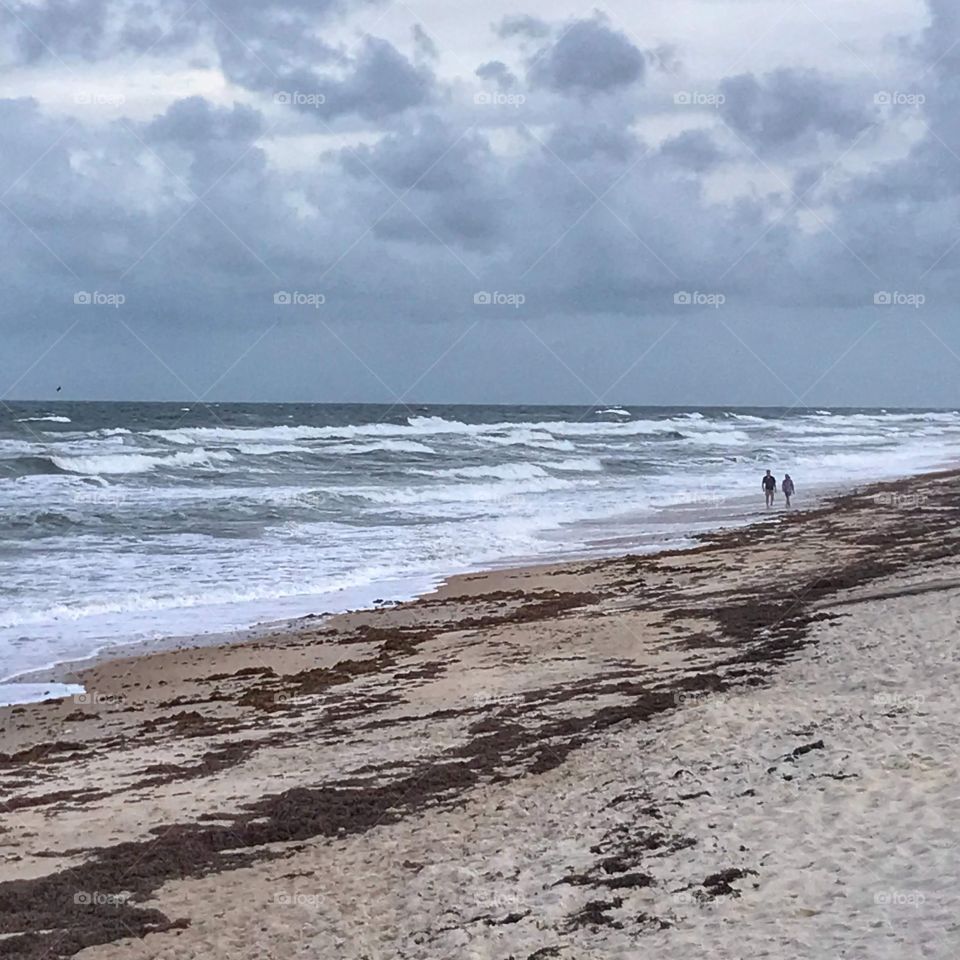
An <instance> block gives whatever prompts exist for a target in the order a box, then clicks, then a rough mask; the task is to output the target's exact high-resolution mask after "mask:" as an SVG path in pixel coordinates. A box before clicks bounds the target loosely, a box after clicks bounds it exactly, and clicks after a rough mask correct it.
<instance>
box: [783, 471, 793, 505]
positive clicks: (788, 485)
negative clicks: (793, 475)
mask: <svg viewBox="0 0 960 960" xmlns="http://www.w3.org/2000/svg"><path fill="white" fill-rule="evenodd" d="M780 489H781V490H782V491H783V495H784V497H786V500H787V508H788V509H789V507H790V498H791V497H792V496H793V491H794V486H793V481H792V480H791V479H790V474H789V473H785V474H784V475H783V483H781V484H780Z"/></svg>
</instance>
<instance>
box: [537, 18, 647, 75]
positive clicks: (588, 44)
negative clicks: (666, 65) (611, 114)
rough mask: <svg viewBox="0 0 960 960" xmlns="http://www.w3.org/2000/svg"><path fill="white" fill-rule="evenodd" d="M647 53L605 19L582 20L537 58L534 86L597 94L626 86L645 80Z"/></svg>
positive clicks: (565, 31)
mask: <svg viewBox="0 0 960 960" xmlns="http://www.w3.org/2000/svg"><path fill="white" fill-rule="evenodd" d="M644 69H645V60H644V56H643V54H642V53H641V52H640V50H638V49H637V48H636V47H635V46H634V45H633V44H632V43H631V42H630V40H629V39H628V38H627V36H626V35H625V34H624V33H622V32H621V31H619V30H615V29H612V28H611V27H609V26H608V25H607V24H606V23H605V22H604V20H603V19H601V18H598V17H594V18H593V19H590V20H578V21H576V22H574V23H573V24H571V25H570V26H568V27H566V28H565V29H564V30H563V32H562V33H561V34H560V36H559V37H558V39H557V40H556V41H555V42H554V43H553V44H551V45H550V46H548V47H546V48H544V49H543V50H541V51H540V53H539V54H537V56H536V57H535V58H534V60H533V62H532V64H531V67H530V70H529V76H530V81H531V83H532V84H533V86H541V87H547V88H549V89H551V90H555V91H557V92H560V93H584V94H588V93H597V92H606V91H610V90H614V89H616V88H618V87H626V86H629V85H630V84H632V83H635V82H637V81H640V80H642V79H643V75H644Z"/></svg>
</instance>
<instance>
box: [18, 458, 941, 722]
mask: <svg viewBox="0 0 960 960" xmlns="http://www.w3.org/2000/svg"><path fill="white" fill-rule="evenodd" d="M932 472H936V471H932ZM927 475H928V474H916V475H913V476H912V477H910V478H906V479H917V478H920V477H924V476H927ZM808 489H809V491H810V492H809V493H806V494H805V496H804V498H803V499H802V500H801V501H800V503H799V505H794V507H792V508H791V509H790V510H789V511H788V510H787V509H786V508H784V507H783V506H782V494H780V493H778V498H779V499H778V502H777V504H776V506H775V508H774V509H773V510H772V511H770V512H766V511H764V510H763V509H762V508H760V507H759V506H757V505H756V500H757V498H756V497H755V496H747V495H742V494H741V495H738V496H735V497H728V498H720V497H708V498H706V499H705V500H702V501H701V500H695V501H693V503H692V504H687V503H677V504H668V505H665V506H661V507H657V508H654V509H652V510H650V511H649V516H644V520H645V521H646V522H647V523H648V524H654V525H655V524H658V523H659V524H667V525H677V524H680V523H686V524H687V525H689V526H690V530H689V531H688V532H686V533H683V534H679V535H676V536H675V538H674V539H676V540H680V541H686V545H684V546H680V547H671V546H668V545H665V543H664V542H663V539H662V537H660V536H658V535H657V534H656V532H655V531H653V530H648V531H647V532H646V533H638V532H636V531H635V532H633V533H631V534H625V535H623V536H622V537H617V538H613V537H607V538H603V539H599V540H594V541H589V542H588V544H587V545H585V546H584V549H582V550H579V551H577V552H576V553H566V552H559V551H558V553H557V554H555V555H549V556H545V557H531V558H504V560H503V562H502V563H500V564H497V563H494V564H487V565H477V566H476V567H472V568H469V569H466V570H464V571H461V572H459V573H454V574H439V573H438V574H431V575H427V574H424V575H417V576H411V577H410V578H409V580H406V581H403V583H404V584H406V585H412V584H416V583H419V584H420V587H417V588H416V589H414V590H413V591H407V590H404V591H402V592H401V593H400V594H399V596H397V597H394V596H390V593H391V591H390V590H389V589H387V590H384V589H383V587H389V586H391V585H399V584H400V583H401V581H385V582H384V583H377V584H371V585H369V587H368V592H369V593H371V594H372V593H377V592H380V593H385V594H387V595H388V597H389V598H388V599H385V600H383V601H379V602H378V601H377V600H374V601H373V602H372V603H369V604H365V605H361V606H356V607H354V606H348V607H346V608H344V609H343V610H333V611H323V612H311V613H307V614H303V615H300V616H296V617H283V618H278V619H275V620H262V621H257V622H254V623H252V624H249V625H247V626H243V627H238V628H234V629H227V630H214V631H209V632H201V633H197V634H191V635H183V636H176V635H173V636H161V637H155V638H151V639H137V640H131V641H126V642H122V643H108V644H105V645H103V646H101V647H99V648H98V649H96V650H94V651H93V652H92V653H90V655H89V656H85V657H79V658H77V657H71V658H67V659H65V660H58V661H54V662H52V663H49V664H47V665H45V666H41V667H34V668H31V669H28V670H24V671H21V672H18V673H16V674H13V675H11V676H10V677H8V678H7V679H4V680H0V694H2V691H3V690H4V689H5V688H12V687H16V686H18V685H26V686H30V687H42V686H44V685H50V686H51V687H65V686H71V685H76V683H77V677H78V676H79V675H80V674H82V673H83V672H84V671H86V670H88V669H90V668H92V667H95V666H97V665H100V664H103V663H108V662H110V661H113V660H129V659H132V658H138V657H146V656H150V655H152V654H156V653H164V652H171V651H177V650H188V649H200V648H214V649H215V648H220V647H227V646H234V645H243V644H247V643H256V642H257V640H258V639H259V638H261V637H263V636H268V635H273V634H276V633H278V632H281V631H286V632H289V633H291V634H296V633H297V632H298V631H299V630H301V629H304V628H305V627H313V626H315V625H316V622H317V621H318V620H319V621H326V620H330V619H332V618H335V617H339V616H342V615H344V614H349V613H358V612H361V611H368V612H369V611H372V610H377V609H381V608H384V609H386V608H388V607H389V606H391V605H394V604H397V603H410V602H415V601H416V600H418V599H420V598H422V597H426V596H430V595H431V594H433V593H434V592H436V591H437V590H439V589H441V588H442V587H443V586H444V585H445V584H446V583H448V582H451V581H453V582H456V581H458V580H460V579H462V578H471V577H474V576H478V575H481V576H483V575H491V576H493V575H496V574H503V573H511V572H522V571H536V570H539V569H541V568H548V567H551V566H555V565H557V564H561V563H578V562H586V561H591V560H603V559H610V558H613V557H616V556H618V555H619V554H620V553H622V552H623V551H627V552H633V551H638V550H639V552H641V553H643V554H645V555H650V556H656V555H657V554H660V553H662V552H665V551H673V550H681V551H683V550H692V549H696V547H697V546H698V545H699V544H700V543H701V542H702V541H703V540H704V539H705V538H709V537H710V536H711V535H712V534H714V533H718V532H722V531H724V530H730V529H741V528H744V527H749V526H753V525H756V524H763V523H777V522H779V520H780V518H781V517H783V516H789V515H792V514H797V513H801V512H805V511H810V510H818V509H820V508H821V507H822V506H823V504H824V503H826V502H828V501H829V500H830V499H831V498H832V497H835V496H839V495H841V494H842V493H843V492H844V491H842V490H841V488H839V487H837V486H836V485H833V484H821V485H819V486H817V485H814V486H812V487H810V488H808ZM694 528H699V529H694ZM644 541H646V542H644ZM591 545H592V546H593V547H594V549H591V548H590V546H591ZM10 692H11V693H12V692H13V691H10ZM71 693H72V691H71V692H68V691H59V692H55V693H54V694H53V695H54V696H64V695H71ZM8 695H9V694H8ZM37 702H42V700H37V699H32V698H25V699H23V700H12V701H6V700H0V708H2V707H3V706H17V705H22V704H24V703H37Z"/></svg>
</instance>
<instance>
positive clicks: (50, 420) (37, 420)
mask: <svg viewBox="0 0 960 960" xmlns="http://www.w3.org/2000/svg"><path fill="white" fill-rule="evenodd" d="M14 422H15V423H73V421H72V420H71V419H70V418H69V417H21V418H20V419H19V420H15V421H14Z"/></svg>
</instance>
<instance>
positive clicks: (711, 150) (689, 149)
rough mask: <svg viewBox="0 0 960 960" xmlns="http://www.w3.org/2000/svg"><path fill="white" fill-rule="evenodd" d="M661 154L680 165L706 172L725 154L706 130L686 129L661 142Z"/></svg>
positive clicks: (698, 171)
mask: <svg viewBox="0 0 960 960" xmlns="http://www.w3.org/2000/svg"><path fill="white" fill-rule="evenodd" d="M660 156H662V157H663V158H664V159H666V160H668V161H670V162H671V163H675V164H676V165H677V166H679V167H683V168H685V169H688V170H693V171H695V172H697V173H705V172H706V171H707V170H710V169H711V168H712V167H715V166H716V165H717V164H718V163H720V161H721V160H723V158H724V156H725V154H724V152H723V151H722V150H721V149H720V148H719V147H718V146H717V144H716V142H715V141H714V139H713V137H712V136H711V135H710V134H709V133H707V132H706V131H705V130H684V132H683V133H678V134H677V135H676V136H675V137H668V138H667V139H666V140H665V141H664V142H663V143H662V144H661V146H660Z"/></svg>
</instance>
